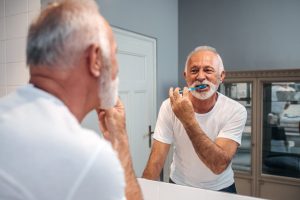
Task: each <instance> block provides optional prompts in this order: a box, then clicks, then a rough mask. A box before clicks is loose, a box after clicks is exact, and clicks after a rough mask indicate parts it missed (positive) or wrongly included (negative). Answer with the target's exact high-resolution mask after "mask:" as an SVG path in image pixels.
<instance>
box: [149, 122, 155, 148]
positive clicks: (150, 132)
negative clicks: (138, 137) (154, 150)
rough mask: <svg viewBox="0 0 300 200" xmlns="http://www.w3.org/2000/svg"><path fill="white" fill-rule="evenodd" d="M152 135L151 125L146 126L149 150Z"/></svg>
mask: <svg viewBox="0 0 300 200" xmlns="http://www.w3.org/2000/svg"><path fill="white" fill-rule="evenodd" d="M153 133H154V131H152V130H151V125H149V126H148V134H147V135H148V139H149V148H151V145H152V138H151V136H152V134H153Z"/></svg>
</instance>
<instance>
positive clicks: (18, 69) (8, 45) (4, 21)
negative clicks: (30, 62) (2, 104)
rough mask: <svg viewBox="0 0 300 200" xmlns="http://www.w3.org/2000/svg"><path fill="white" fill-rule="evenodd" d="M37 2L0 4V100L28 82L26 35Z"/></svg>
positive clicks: (21, 0)
mask: <svg viewBox="0 0 300 200" xmlns="http://www.w3.org/2000/svg"><path fill="white" fill-rule="evenodd" d="M40 7H41V1H40V0H0V97H1V96H4V95H6V94H8V93H10V92H11V91H14V90H15V89H16V88H17V87H19V86H21V85H24V84H26V83H27V82H28V79H29V74H28V68H27V67H26V57H25V55H26V54H25V51H26V35H27V30H28V25H29V24H30V22H31V20H32V19H33V18H34V17H35V16H36V15H37V14H38V12H39V10H40Z"/></svg>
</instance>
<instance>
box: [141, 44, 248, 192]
mask: <svg viewBox="0 0 300 200" xmlns="http://www.w3.org/2000/svg"><path fill="white" fill-rule="evenodd" d="M184 77H185V80H186V82H187V85H188V87H189V88H187V87H185V88H184V90H183V92H182V95H181V94H180V93H181V91H180V90H179V88H176V89H175V90H173V88H171V89H170V91H169V97H170V98H169V99H167V100H166V101H164V102H163V104H162V106H161V108H160V112H159V115H158V119H157V124H156V128H155V131H154V136H153V138H154V142H153V146H152V151H151V154H150V158H149V161H148V163H147V166H146V168H145V170H144V173H143V177H144V178H147V179H153V180H155V179H157V178H158V177H159V174H160V171H161V169H162V167H163V165H164V162H165V159H166V156H167V154H168V151H169V148H170V144H171V143H174V155H173V162H172V164H171V174H170V182H171V183H176V184H181V185H187V186H192V187H198V188H204V189H211V190H219V191H227V192H232V193H236V189H235V184H234V179H233V170H232V168H231V161H232V158H233V156H234V154H235V152H236V150H237V147H238V145H239V144H240V143H241V135H242V132H243V128H244V126H245V122H246V117H247V113H246V109H245V108H244V107H243V106H242V105H241V104H239V103H237V102H235V101H233V100H232V99H230V98H228V97H226V96H224V95H222V94H220V93H218V92H217V89H218V87H219V85H220V84H221V83H222V82H223V81H224V78H225V72H224V67H223V62H222V59H221V57H220V56H219V54H218V53H217V51H216V50H215V49H214V48H212V47H208V46H201V47H198V48H196V49H195V50H194V51H192V52H191V53H190V54H189V56H188V57H187V61H186V65H185V71H184Z"/></svg>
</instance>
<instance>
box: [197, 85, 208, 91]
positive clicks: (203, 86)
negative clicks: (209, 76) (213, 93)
mask: <svg viewBox="0 0 300 200" xmlns="http://www.w3.org/2000/svg"><path fill="white" fill-rule="evenodd" d="M208 86H209V85H208V84H200V85H196V86H195V89H196V90H204V89H206V88H208Z"/></svg>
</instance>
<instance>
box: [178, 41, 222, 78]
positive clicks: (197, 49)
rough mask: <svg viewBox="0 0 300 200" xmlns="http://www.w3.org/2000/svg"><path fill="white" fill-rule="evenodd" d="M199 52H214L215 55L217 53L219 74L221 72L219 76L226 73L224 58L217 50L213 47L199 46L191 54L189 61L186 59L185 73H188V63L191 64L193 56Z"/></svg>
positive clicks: (188, 57)
mask: <svg viewBox="0 0 300 200" xmlns="http://www.w3.org/2000/svg"><path fill="white" fill-rule="evenodd" d="M199 51H211V52H213V53H215V54H216V55H217V58H218V60H219V65H218V72H219V75H221V73H222V72H223V71H224V65H223V61H222V58H221V56H220V55H219V53H218V52H217V50H216V49H215V48H213V47H211V46H198V47H196V48H195V49H194V50H193V51H191V52H190V53H189V55H188V56H187V59H186V62H185V67H184V71H185V72H187V66H188V63H189V61H190V59H191V57H192V55H194V54H195V53H197V52H199Z"/></svg>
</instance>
